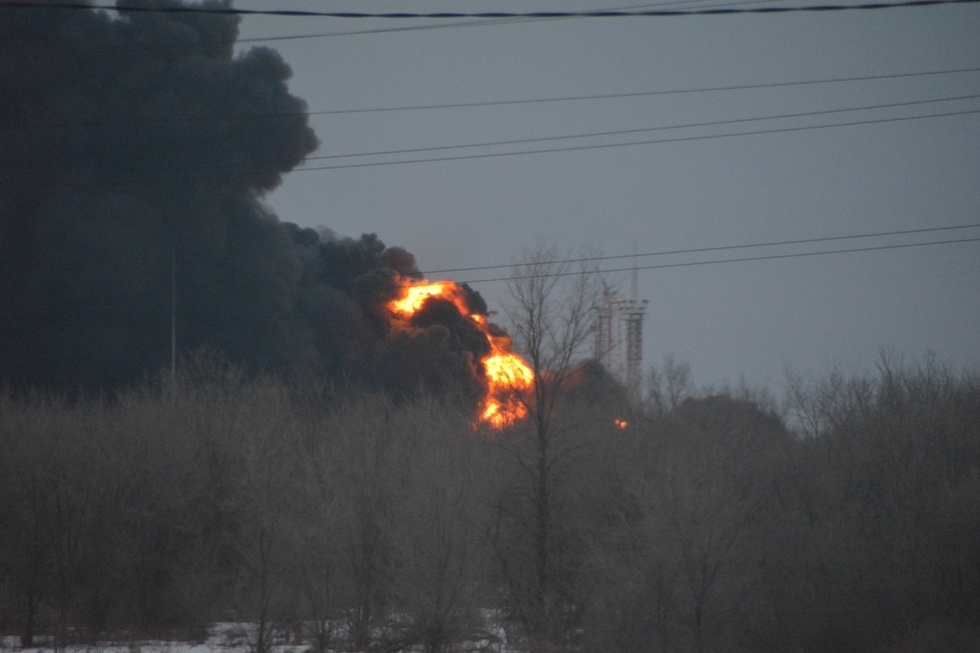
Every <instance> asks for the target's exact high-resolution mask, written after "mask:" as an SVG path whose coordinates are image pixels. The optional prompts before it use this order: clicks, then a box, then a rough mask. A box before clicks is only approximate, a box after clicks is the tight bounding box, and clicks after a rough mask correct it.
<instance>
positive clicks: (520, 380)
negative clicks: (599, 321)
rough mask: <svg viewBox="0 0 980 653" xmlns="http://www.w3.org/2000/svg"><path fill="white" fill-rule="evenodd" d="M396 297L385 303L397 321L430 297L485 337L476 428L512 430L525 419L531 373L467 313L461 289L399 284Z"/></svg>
mask: <svg viewBox="0 0 980 653" xmlns="http://www.w3.org/2000/svg"><path fill="white" fill-rule="evenodd" d="M401 283H402V286H401V287H400V289H399V290H400V295H399V297H398V298H397V299H394V300H392V301H390V302H389V303H388V310H390V311H391V313H392V315H394V316H395V317H396V318H400V319H408V318H410V317H411V316H412V315H414V314H415V313H416V312H417V311H419V310H421V308H422V307H423V306H424V305H425V302H426V301H428V300H429V298H431V297H438V298H440V299H445V300H448V301H450V302H452V303H453V304H454V305H455V306H456V308H457V309H458V310H459V312H460V314H461V315H463V316H465V317H468V318H469V319H471V320H473V322H474V323H475V324H476V325H477V326H478V328H479V329H480V331H482V332H483V333H484V335H486V337H487V341H488V342H489V344H490V352H489V353H487V354H485V355H484V356H483V357H482V358H481V359H480V368H481V371H482V372H483V375H484V378H485V379H486V381H487V387H488V391H487V394H486V396H484V397H483V399H482V400H481V402H480V407H479V409H478V413H477V418H476V421H477V424H487V425H489V426H491V427H493V428H495V429H503V428H507V427H508V426H512V425H514V424H515V423H517V422H519V421H520V420H522V419H524V418H525V417H526V416H527V406H526V405H525V403H524V401H523V398H524V397H525V396H526V394H527V392H528V391H529V390H530V389H531V388H532V387H533V386H534V372H533V371H531V368H530V367H529V366H528V364H527V363H526V362H525V361H524V359H523V358H521V357H520V356H519V355H518V354H516V353H514V352H513V351H512V350H511V340H510V338H509V337H507V336H505V335H498V334H494V333H492V332H491V330H490V328H489V325H488V323H487V318H486V316H485V315H480V314H478V313H471V312H470V308H469V305H468V304H467V301H466V294H465V293H464V292H463V289H462V288H461V287H460V286H459V284H457V283H456V282H454V281H435V282H429V281H412V280H409V279H402V280H401Z"/></svg>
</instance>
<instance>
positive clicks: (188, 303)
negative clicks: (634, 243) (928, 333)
mask: <svg viewBox="0 0 980 653" xmlns="http://www.w3.org/2000/svg"><path fill="white" fill-rule="evenodd" d="M977 227H980V224H970V225H952V226H946V227H931V228H923V229H907V230H902V231H891V232H880V233H875V234H858V235H850V236H826V237H823V238H807V239H798V240H786V241H774V242H769V243H755V244H746V245H724V246H718V247H701V248H692V249H687V250H676V251H672V252H669V251H665V252H651V253H648V254H640V255H639V256H660V255H667V254H689V253H705V252H713V251H722V250H733V249H739V248H750V247H770V246H779V245H788V244H802V243H817V242H829V241H835V240H846V239H853V238H871V237H885V236H894V235H902V234H918V233H929V232H937V231H949V230H955V229H971V228H977ZM972 242H980V237H975V238H958V239H949V240H936V241H927V242H917V243H905V244H894V245H871V246H867V247H855V248H848V249H834V250H823V251H814V252H796V253H788V254H768V255H765V254H764V255H758V256H746V257H738V258H729V259H714V260H710V261H682V262H677V263H662V264H653V265H643V266H639V267H637V266H629V267H622V268H609V269H604V270H597V272H598V273H599V274H612V273H617V272H631V271H633V270H657V269H666V268H681V267H694V266H703V265H720V264H725V263H742V262H748V261H771V260H779V259H791V258H801V257H807V256H826V255H832V254H847V253H858V252H872V251H883V250H891V249H907V248H912V247H924V246H934V245H952V244H962V243H972ZM633 256H634V255H632V254H630V255H625V254H624V255H615V256H596V257H583V258H578V259H564V260H558V261H554V263H556V264H563V263H578V262H590V261H605V260H614V259H623V258H633ZM517 267H519V266H517ZM500 268H511V269H513V268H515V266H514V265H489V266H478V267H472V268H454V269H446V270H433V271H429V272H421V273H420V274H423V275H431V274H438V273H441V272H464V271H478V270H492V269H500ZM577 274H580V272H578V271H564V272H557V273H548V274H536V275H507V276H501V277H496V278H486V279H471V280H457V281H456V282H457V283H467V284H477V283H492V282H499V281H518V280H521V279H530V278H540V277H563V276H573V275H577ZM392 276H395V275H394V273H393V275H392ZM168 301H169V299H161V300H160V301H158V302H145V301H137V302H100V303H92V304H85V305H77V306H72V307H57V308H55V307H32V308H30V309H26V310H24V309H22V310H20V311H11V312H8V315H10V314H14V315H17V314H21V313H31V314H35V315H37V314H41V315H55V314H70V313H79V312H84V311H95V310H99V311H109V310H131V309H132V308H133V306H134V303H135V304H142V305H149V304H151V303H152V305H153V306H156V307H157V308H159V309H160V310H161V311H163V310H165V309H166V308H167V306H169V305H168V304H167V302H168ZM182 305H183V306H184V307H193V306H197V305H208V306H212V305H213V301H211V300H210V299H199V300H194V299H190V298H185V299H184V300H183V301H182Z"/></svg>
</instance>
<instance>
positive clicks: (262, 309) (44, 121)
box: [0, 0, 486, 394]
mask: <svg viewBox="0 0 980 653" xmlns="http://www.w3.org/2000/svg"><path fill="white" fill-rule="evenodd" d="M45 4H48V3H45V2H38V3H37V6H36V7H33V8H29V9H0V382H3V383H6V384H9V385H13V386H14V387H41V388H60V389H68V390H72V389H79V388H89V387H91V388H108V387H114V386H117V385H119V384H123V383H127V382H129V381H132V380H134V379H139V378H140V377H141V376H144V375H147V374H154V373H156V372H157V371H159V370H161V369H163V368H166V367H167V365H168V364H169V360H170V342H171V300H172V293H171V290H172V281H173V278H172V277H174V275H175V279H176V284H175V286H176V309H177V310H176V316H177V318H176V320H177V323H176V324H177V328H176V333H177V338H178V344H179V350H180V352H182V353H186V352H190V351H193V350H196V349H198V348H201V347H207V348H209V349H212V350H217V351H219V352H221V353H222V354H223V355H224V356H225V357H226V358H227V359H229V360H231V361H232V362H235V363H239V364H241V365H243V366H245V367H246V369H251V370H268V371H274V372H280V373H282V372H286V373H291V372H303V373H306V374H310V373H312V374H316V375H320V376H322V377H324V378H327V379H331V380H333V381H341V382H344V383H353V384H358V385H367V386H373V387H383V388H385V389H387V390H389V391H391V392H393V393H396V394H404V393H412V392H416V391H417V390H419V389H423V390H432V391H439V390H440V389H442V388H456V389H458V388H459V387H460V382H461V380H463V378H462V377H466V378H469V379H470V383H469V387H471V388H473V390H472V392H476V389H477V388H478V385H479V382H478V380H476V378H474V375H473V369H474V363H473V352H474V351H479V350H480V349H481V348H485V346H486V342H485V340H483V341H480V340H479V339H477V340H476V341H474V340H473V338H472V335H473V334H471V333H463V332H461V331H460V329H459V328H458V322H459V315H458V313H456V314H455V315H452V314H451V313H453V312H455V311H454V309H453V311H449V313H450V314H448V315H440V314H438V312H436V313H433V314H432V315H429V317H428V318H427V319H426V320H425V321H424V322H423V323H420V324H416V325H413V326H412V328H411V329H408V330H402V331H399V332H398V333H393V332H392V330H391V329H392V327H391V325H390V324H389V320H388V319H387V318H386V316H385V314H384V304H385V302H387V301H388V300H389V299H391V298H392V296H393V284H394V283H395V281H394V280H395V279H396V278H397V275H395V274H393V273H395V272H397V273H398V274H400V275H404V276H409V277H411V276H417V275H418V269H417V267H416V263H415V259H414V257H413V256H412V255H411V254H410V253H408V252H406V251H405V250H403V249H400V248H389V247H386V246H385V245H384V243H382V242H381V240H379V239H378V238H377V237H376V236H374V235H364V236H362V237H360V238H359V239H342V238H336V237H333V236H329V235H321V234H319V233H317V232H315V231H313V230H311V229H305V228H301V227H299V226H297V225H295V224H291V223H288V222H282V221H280V220H279V219H278V218H277V217H276V216H275V215H273V214H272V213H271V212H270V210H269V209H268V208H267V207H266V206H265V205H264V204H263V202H262V197H263V195H264V194H265V193H267V192H269V191H271V190H272V189H274V188H275V187H276V186H277V185H278V184H279V183H280V181H281V178H282V175H283V174H284V173H287V172H288V171H290V170H292V169H293V168H294V167H296V166H297V165H298V164H299V163H301V162H302V161H303V160H304V158H305V157H306V156H307V155H308V154H310V153H311V152H313V151H314V150H315V149H316V148H317V147H318V139H317V137H316V135H315V134H314V132H313V130H312V129H311V128H310V127H309V125H308V124H307V107H306V104H305V102H303V101H302V100H301V99H299V98H297V97H294V96H293V95H291V94H290V93H289V89H288V86H287V80H288V79H289V77H290V69H289V66H288V65H287V64H286V63H285V62H284V61H283V60H282V59H281V58H280V56H279V55H278V54H277V53H276V52H275V51H274V50H271V49H268V48H263V47H257V48H251V49H249V50H247V51H246V52H244V53H243V54H241V55H238V56H236V55H235V54H234V50H233V48H234V43H235V39H236V38H237V34H238V21H239V18H238V17H237V16H233V15H222V14H215V13H205V12H201V13H179V12H177V13H175V12H170V13H168V12H142V11H127V7H135V6H140V7H154V8H161V9H165V8H168V7H176V6H180V5H181V3H180V2H179V1H178V0H120V1H119V2H118V3H117V10H116V11H113V12H109V11H104V10H96V9H91V10H73V11H72V10H64V9H60V10H59V9H54V8H51V7H45V6H44V5H45ZM229 5H230V0H225V1H211V2H207V3H205V4H204V5H203V6H205V7H209V6H211V7H227V6H229ZM325 199H329V198H325ZM474 302H476V303H477V304H482V300H481V299H479V297H478V296H477V295H476V294H475V293H474ZM442 310H443V312H445V308H444V307H443V309H442ZM483 310H484V311H485V306H484V307H483ZM464 387H466V384H465V383H464Z"/></svg>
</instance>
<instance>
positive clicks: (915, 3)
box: [0, 0, 980, 19]
mask: <svg viewBox="0 0 980 653" xmlns="http://www.w3.org/2000/svg"><path fill="white" fill-rule="evenodd" d="M977 2H980V0H904V1H902V2H865V3H858V4H853V5H798V6H793V7H708V8H702V9H648V10H625V11H624V10H607V11H602V10H597V11H529V12H508V11H483V12H452V11H447V12H353V11H309V10H298V9H236V8H234V7H200V6H197V7H190V6H183V5H182V6H170V7H147V6H141V5H136V6H127V7H126V8H125V9H124V11H125V12H127V13H132V12H146V13H166V14H175V13H179V14H226V15H236V16H291V17H301V18H388V19H412V18H427V19H447V18H637V17H654V18H673V17H678V16H719V15H735V14H786V13H801V12H821V13H825V12H838V11H852V10H861V11H869V10H878V9H896V8H901V7H927V6H939V5H956V4H975V3H977ZM0 8H10V9H48V10H57V9H64V10H85V11H90V10H92V9H103V10H110V11H115V10H117V9H118V8H117V7H115V6H107V5H91V4H86V3H79V2H69V3H59V4H43V5H39V4H37V3H36V2H28V1H24V0H21V1H13V0H2V1H0Z"/></svg>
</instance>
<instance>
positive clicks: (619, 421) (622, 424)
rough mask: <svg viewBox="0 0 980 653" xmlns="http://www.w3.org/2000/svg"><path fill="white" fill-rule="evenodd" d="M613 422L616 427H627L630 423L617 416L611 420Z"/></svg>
mask: <svg viewBox="0 0 980 653" xmlns="http://www.w3.org/2000/svg"><path fill="white" fill-rule="evenodd" d="M613 424H615V425H616V428H618V429H625V428H629V425H630V423H629V422H627V421H626V420H625V419H618V418H617V419H614V420H613Z"/></svg>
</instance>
